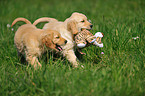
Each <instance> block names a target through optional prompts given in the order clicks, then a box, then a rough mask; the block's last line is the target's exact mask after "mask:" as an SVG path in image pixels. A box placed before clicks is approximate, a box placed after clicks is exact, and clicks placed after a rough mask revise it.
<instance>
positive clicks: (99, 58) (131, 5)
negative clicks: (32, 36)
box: [0, 0, 145, 96]
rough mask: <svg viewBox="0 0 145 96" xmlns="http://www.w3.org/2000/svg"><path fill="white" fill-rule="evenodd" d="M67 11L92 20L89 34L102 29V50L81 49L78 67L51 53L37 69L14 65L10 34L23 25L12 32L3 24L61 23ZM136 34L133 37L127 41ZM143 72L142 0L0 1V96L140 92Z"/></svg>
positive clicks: (144, 90)
mask: <svg viewBox="0 0 145 96" xmlns="http://www.w3.org/2000/svg"><path fill="white" fill-rule="evenodd" d="M73 12H81V13H83V14H85V15H86V16H87V17H88V19H91V20H92V23H93V25H94V27H93V30H92V31H91V32H92V33H93V34H95V33H96V32H97V31H101V32H103V33H104V37H103V40H102V42H103V43H104V47H103V48H97V47H95V46H90V47H88V48H85V49H83V52H86V53H87V54H86V55H85V56H81V58H80V64H82V65H83V66H84V68H76V69H73V68H72V67H70V63H69V62H68V61H67V60H66V59H65V58H61V57H59V58H58V59H57V60H54V59H53V58H54V57H53V54H52V53H50V54H47V55H46V56H43V58H42V59H41V60H40V62H41V63H42V66H43V67H42V70H37V71H36V70H34V69H33V68H31V67H29V66H27V65H25V64H21V63H20V61H19V60H18V57H17V52H16V48H15V46H14V40H13V38H14V33H15V32H14V31H16V30H17V28H18V27H19V26H20V25H22V24H24V23H21V22H19V23H17V24H16V25H15V26H14V31H12V30H11V28H7V24H11V23H12V21H13V20H14V19H15V18H17V17H25V18H27V19H29V20H30V21H32V22H33V21H35V20H36V19H37V18H39V17H44V16H47V17H54V18H57V19H58V20H60V21H64V20H65V19H66V18H68V17H69V16H70V15H71V14H72V13H73ZM43 25H44V23H42V24H39V25H38V26H37V27H39V28H42V27H43ZM136 36H139V39H137V40H132V37H136ZM101 52H104V54H103V55H102V54H101ZM45 59H48V60H47V62H45ZM144 73H145V2H144V0H91V1H89V0H67V1H66V0H60V1H59V0H57V1H56V0H35V1H34V0H23V1H22V0H1V1H0V96H144V95H145V74H144Z"/></svg>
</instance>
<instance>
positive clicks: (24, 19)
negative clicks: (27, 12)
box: [11, 18, 31, 27]
mask: <svg viewBox="0 0 145 96" xmlns="http://www.w3.org/2000/svg"><path fill="white" fill-rule="evenodd" d="M18 21H23V22H25V23H27V24H31V22H30V21H29V20H27V19H26V18H16V19H15V20H14V21H13V23H12V25H11V27H13V25H15V23H16V22H18Z"/></svg>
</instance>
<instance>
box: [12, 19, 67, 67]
mask: <svg viewBox="0 0 145 96" xmlns="http://www.w3.org/2000/svg"><path fill="white" fill-rule="evenodd" d="M17 21H24V22H26V23H27V24H24V25H22V26H20V27H19V28H18V30H17V31H16V33H15V37H14V43H15V45H16V47H17V51H18V54H19V55H24V56H26V61H27V62H28V63H29V64H31V65H33V66H34V68H36V67H41V66H42V65H41V64H40V62H39V61H38V57H41V55H42V54H43V53H44V52H45V51H46V50H51V49H55V50H56V51H62V48H61V46H64V45H65V44H66V43H67V41H66V40H65V39H64V38H62V37H61V35H60V33H59V32H57V31H54V30H49V29H38V28H36V27H35V26H34V25H32V24H31V22H30V21H28V20H27V19H25V18H17V19H15V20H14V21H13V23H12V25H11V27H12V26H13V25H14V24H15V23H16V22H17ZM45 46H46V47H45Z"/></svg>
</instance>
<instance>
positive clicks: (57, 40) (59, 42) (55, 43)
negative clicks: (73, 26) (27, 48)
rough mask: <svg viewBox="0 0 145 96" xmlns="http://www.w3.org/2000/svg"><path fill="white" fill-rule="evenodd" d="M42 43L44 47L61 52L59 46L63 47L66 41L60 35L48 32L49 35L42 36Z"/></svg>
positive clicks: (55, 32)
mask: <svg viewBox="0 0 145 96" xmlns="http://www.w3.org/2000/svg"><path fill="white" fill-rule="evenodd" d="M42 43H43V44H45V46H46V47H48V48H51V49H55V50H56V51H62V48H61V46H63V45H65V44H66V43H67V40H65V39H64V38H62V37H61V35H60V33H58V32H57V31H50V30H49V34H47V35H46V36H44V38H43V39H42Z"/></svg>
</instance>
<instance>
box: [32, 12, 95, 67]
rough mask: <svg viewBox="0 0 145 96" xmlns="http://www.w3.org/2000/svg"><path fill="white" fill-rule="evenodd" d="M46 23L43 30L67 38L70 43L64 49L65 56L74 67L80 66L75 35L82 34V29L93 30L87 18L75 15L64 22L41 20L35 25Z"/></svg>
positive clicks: (48, 19) (78, 14) (79, 14)
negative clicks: (48, 30)
mask: <svg viewBox="0 0 145 96" xmlns="http://www.w3.org/2000/svg"><path fill="white" fill-rule="evenodd" d="M44 21H45V22H46V21H48V22H49V23H46V24H45V25H44V27H43V29H52V30H56V31H58V32H59V33H60V34H61V36H62V37H63V38H65V39H66V40H67V41H68V43H67V44H66V45H64V46H62V48H63V51H62V53H63V56H66V58H67V59H68V60H69V62H71V63H72V66H73V67H77V66H78V62H77V60H76V59H77V58H76V55H75V53H74V46H75V43H74V35H75V34H77V33H78V32H80V31H81V30H82V29H88V30H90V29H92V26H93V25H92V24H91V23H90V22H89V21H88V20H87V17H86V16H85V15H84V14H81V13H77V12H75V13H73V14H72V15H71V16H70V17H69V18H67V19H66V20H65V21H64V22H60V21H57V20H56V19H51V18H47V17H44V18H39V19H37V20H36V21H35V22H34V23H33V24H34V25H36V24H37V23H39V22H44Z"/></svg>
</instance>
